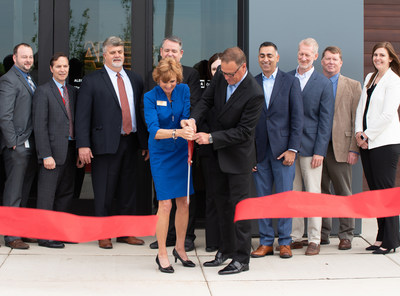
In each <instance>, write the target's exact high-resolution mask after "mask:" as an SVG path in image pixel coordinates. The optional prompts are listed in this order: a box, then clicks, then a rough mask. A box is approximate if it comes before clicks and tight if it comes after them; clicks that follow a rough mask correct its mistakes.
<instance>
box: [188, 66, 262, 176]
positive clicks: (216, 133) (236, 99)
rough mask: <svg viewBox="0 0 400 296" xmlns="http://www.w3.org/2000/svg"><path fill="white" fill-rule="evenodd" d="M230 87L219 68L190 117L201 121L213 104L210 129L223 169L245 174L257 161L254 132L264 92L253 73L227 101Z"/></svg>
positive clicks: (223, 170) (231, 172)
mask: <svg viewBox="0 0 400 296" xmlns="http://www.w3.org/2000/svg"><path fill="white" fill-rule="evenodd" d="M227 86H228V83H227V82H226V80H225V78H224V76H223V75H222V74H221V72H219V71H218V72H217V73H216V74H215V76H214V78H213V79H212V81H211V84H210V86H209V87H208V88H207V89H206V90H205V92H204V94H203V97H202V99H201V100H200V101H199V102H198V104H197V105H196V106H195V107H194V109H193V112H192V114H191V117H192V118H194V119H195V120H196V122H197V121H200V119H201V118H202V117H203V116H205V113H206V112H207V111H208V110H210V109H211V108H212V107H214V112H215V118H214V119H215V120H213V121H212V122H211V123H210V132H211V135H212V137H213V144H212V146H213V149H214V150H216V151H217V153H218V161H219V166H220V168H221V171H222V172H224V173H230V174H246V173H250V172H251V168H252V167H253V166H254V165H255V163H256V161H255V149H254V133H255V128H256V125H257V121H258V118H259V115H260V112H261V109H262V104H263V102H264V94H263V91H262V89H261V87H260V86H259V84H258V83H257V81H256V80H255V79H254V77H253V76H252V75H251V74H250V73H247V76H246V78H245V79H244V80H243V81H242V82H241V83H240V85H239V86H238V88H237V89H236V90H235V92H234V93H233V94H232V96H231V97H230V99H229V100H228V102H225V101H226V89H227Z"/></svg>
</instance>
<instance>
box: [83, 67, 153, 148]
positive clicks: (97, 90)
mask: <svg viewBox="0 0 400 296" xmlns="http://www.w3.org/2000/svg"><path fill="white" fill-rule="evenodd" d="M124 70H125V72H126V73H127V75H128V76H129V79H130V81H131V84H132V88H133V92H134V97H135V113H136V126H137V136H138V140H139V145H140V148H142V149H147V138H148V133H147V130H146V127H145V124H144V121H143V116H142V112H141V100H142V95H143V80H142V78H141V77H140V76H139V75H138V74H136V73H135V72H132V71H129V70H126V69H124ZM121 125H122V112H121V107H120V104H119V101H118V97H117V94H116V92H115V90H114V87H113V85H112V82H111V79H110V77H109V76H108V73H107V70H106V69H105V68H104V67H103V68H102V69H100V70H98V71H95V72H93V73H90V74H89V75H87V76H85V77H84V79H83V81H82V85H81V87H80V89H79V93H78V99H77V103H76V116H75V136H76V147H77V148H81V147H89V148H91V150H92V153H93V154H114V153H116V151H117V149H118V146H119V140H120V136H121Z"/></svg>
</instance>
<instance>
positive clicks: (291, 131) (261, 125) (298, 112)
mask: <svg viewBox="0 0 400 296" xmlns="http://www.w3.org/2000/svg"><path fill="white" fill-rule="evenodd" d="M255 79H256V80H257V82H258V84H259V85H260V86H261V87H262V86H263V78H262V74H261V73H260V74H258V75H257V76H256V77H255ZM303 118H304V112H303V100H302V97H301V88H300V83H299V80H298V79H297V78H296V77H294V76H293V75H289V74H287V73H285V72H282V71H281V70H279V69H278V72H277V74H276V78H275V83H274V87H273V89H272V93H271V98H270V102H269V106H268V109H267V106H266V102H265V99H264V103H263V108H262V111H261V115H260V119H259V121H258V124H257V128H256V137H255V140H256V151H257V163H259V162H261V161H263V160H264V159H265V156H266V151H267V145H268V144H269V145H270V147H271V150H272V155H273V157H274V158H275V159H276V158H277V157H278V156H279V155H281V154H282V153H283V152H285V151H286V150H288V149H294V150H296V151H300V144H301V137H302V134H303Z"/></svg>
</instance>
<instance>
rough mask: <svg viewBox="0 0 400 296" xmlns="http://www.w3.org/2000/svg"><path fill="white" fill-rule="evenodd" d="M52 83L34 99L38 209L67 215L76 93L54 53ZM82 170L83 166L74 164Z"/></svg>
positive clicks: (63, 61)
mask: <svg viewBox="0 0 400 296" xmlns="http://www.w3.org/2000/svg"><path fill="white" fill-rule="evenodd" d="M50 71H51V73H52V74H53V77H52V79H51V80H50V81H49V82H47V83H45V84H43V85H40V86H39V87H38V88H37V89H36V91H35V95H34V96H33V109H32V117H33V130H34V134H35V140H36V152H37V156H38V162H39V175H38V194H37V208H38V209H46V210H55V211H62V212H68V211H69V210H70V206H71V201H72V197H73V194H74V173H75V163H76V160H77V159H76V147H75V136H74V115H75V114H74V113H75V112H74V110H75V102H76V89H75V88H74V87H73V86H71V85H69V84H67V83H66V79H67V77H68V71H69V62H68V57H67V56H66V55H65V54H63V53H56V54H55V55H54V56H53V57H52V58H51V60H50ZM77 165H78V166H79V167H83V164H81V163H79V164H77ZM38 243H39V246H42V247H48V248H64V244H63V243H62V242H59V241H54V240H42V239H40V240H38Z"/></svg>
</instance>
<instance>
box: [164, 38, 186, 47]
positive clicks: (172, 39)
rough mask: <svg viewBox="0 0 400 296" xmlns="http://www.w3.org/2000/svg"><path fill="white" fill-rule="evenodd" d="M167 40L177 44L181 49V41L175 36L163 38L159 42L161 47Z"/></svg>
mask: <svg viewBox="0 0 400 296" xmlns="http://www.w3.org/2000/svg"><path fill="white" fill-rule="evenodd" d="M167 40H168V41H171V42H175V43H178V44H179V48H180V49H182V39H181V38H179V37H177V36H168V37H165V38H164V39H163V41H162V42H161V47H163V46H164V42H165V41H167Z"/></svg>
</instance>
